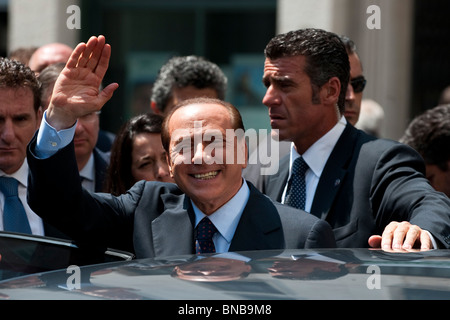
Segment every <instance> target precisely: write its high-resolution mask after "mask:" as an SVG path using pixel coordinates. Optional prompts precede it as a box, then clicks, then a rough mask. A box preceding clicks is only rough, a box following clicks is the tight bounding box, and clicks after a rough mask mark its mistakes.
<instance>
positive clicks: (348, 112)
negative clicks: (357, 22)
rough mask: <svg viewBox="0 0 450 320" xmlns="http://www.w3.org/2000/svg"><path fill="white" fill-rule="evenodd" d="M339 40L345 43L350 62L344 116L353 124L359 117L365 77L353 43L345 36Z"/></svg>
mask: <svg viewBox="0 0 450 320" xmlns="http://www.w3.org/2000/svg"><path fill="white" fill-rule="evenodd" d="M341 40H342V42H343V43H344V45H345V49H346V50H347V54H348V60H349V62H350V83H349V85H348V86H347V92H346V94H345V112H344V116H345V118H346V119H347V121H348V122H349V123H350V124H352V125H353V126H354V125H355V124H356V123H357V122H358V119H359V113H360V111H361V101H362V96H363V90H364V87H365V86H366V79H365V78H364V76H363V70H362V64H361V60H360V59H359V56H358V54H357V53H356V45H355V43H354V42H353V41H352V40H351V39H350V38H348V37H346V36H341Z"/></svg>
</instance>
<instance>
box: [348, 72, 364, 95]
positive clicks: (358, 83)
mask: <svg viewBox="0 0 450 320" xmlns="http://www.w3.org/2000/svg"><path fill="white" fill-rule="evenodd" d="M366 83H367V80H366V79H365V78H364V76H359V77H356V78H353V79H351V80H350V84H351V85H352V88H353V91H354V92H355V93H360V92H362V91H363V90H364V87H365V86H366Z"/></svg>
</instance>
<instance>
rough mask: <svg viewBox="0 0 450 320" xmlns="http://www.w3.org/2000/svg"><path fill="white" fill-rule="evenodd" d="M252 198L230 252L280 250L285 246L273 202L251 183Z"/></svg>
mask: <svg viewBox="0 0 450 320" xmlns="http://www.w3.org/2000/svg"><path fill="white" fill-rule="evenodd" d="M247 184H248V186H249V188H250V196H249V199H248V202H247V205H246V206H245V208H244V211H243V213H242V216H241V219H240V221H239V224H238V226H237V228H236V232H235V234H234V237H233V240H232V241H231V245H230V249H229V251H248V250H265V249H279V248H283V246H284V235H283V230H282V227H281V220H280V216H279V214H278V211H277V210H276V208H275V206H274V205H273V204H272V202H271V201H270V200H269V199H268V198H267V197H266V196H264V195H263V194H261V193H260V192H259V191H258V190H256V188H255V187H254V186H253V185H252V184H251V183H249V182H247Z"/></svg>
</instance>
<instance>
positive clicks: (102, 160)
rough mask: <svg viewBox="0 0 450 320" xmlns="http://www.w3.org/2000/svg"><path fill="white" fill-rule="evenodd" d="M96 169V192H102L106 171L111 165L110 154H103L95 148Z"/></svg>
mask: <svg viewBox="0 0 450 320" xmlns="http://www.w3.org/2000/svg"><path fill="white" fill-rule="evenodd" d="M93 153H94V168H95V192H102V191H103V190H104V188H103V187H104V184H105V179H106V170H107V169H108V165H109V157H110V153H109V152H103V151H101V150H100V149H98V148H94V151H93Z"/></svg>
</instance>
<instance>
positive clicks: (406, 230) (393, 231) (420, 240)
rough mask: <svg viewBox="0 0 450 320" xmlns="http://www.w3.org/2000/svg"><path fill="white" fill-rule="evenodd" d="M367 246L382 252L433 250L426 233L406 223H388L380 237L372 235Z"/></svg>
mask: <svg viewBox="0 0 450 320" xmlns="http://www.w3.org/2000/svg"><path fill="white" fill-rule="evenodd" d="M369 245H370V246H371V247H372V248H381V249H384V250H411V249H420V250H430V249H432V248H433V244H432V241H431V238H430V235H429V234H428V232H426V231H425V230H422V229H421V228H420V227H419V226H416V225H412V224H410V223H409V222H407V221H403V222H396V221H393V222H391V223H389V224H388V225H387V226H386V228H385V229H384V231H383V234H382V235H381V236H379V235H374V236H371V237H370V238H369Z"/></svg>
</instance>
